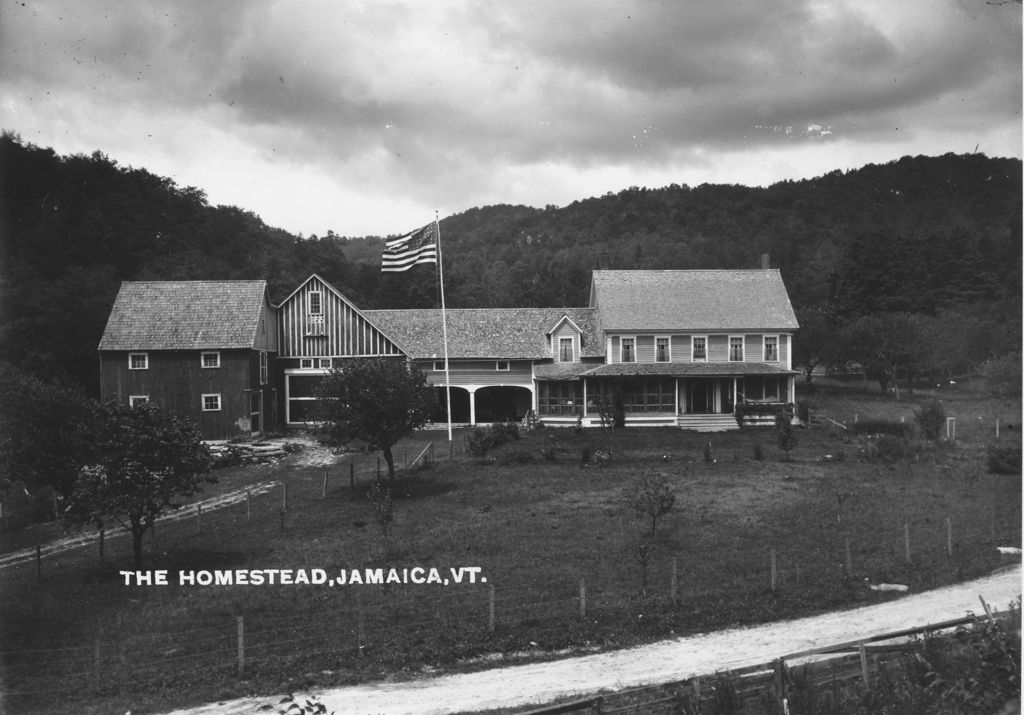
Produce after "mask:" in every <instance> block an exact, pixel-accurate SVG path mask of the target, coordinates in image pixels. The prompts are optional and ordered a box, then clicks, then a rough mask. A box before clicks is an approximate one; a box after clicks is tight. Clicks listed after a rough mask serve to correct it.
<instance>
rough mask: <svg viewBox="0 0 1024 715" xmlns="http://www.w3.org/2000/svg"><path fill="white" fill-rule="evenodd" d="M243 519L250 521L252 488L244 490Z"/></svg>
mask: <svg viewBox="0 0 1024 715" xmlns="http://www.w3.org/2000/svg"><path fill="white" fill-rule="evenodd" d="M245 520H246V522H251V521H252V490H251V489H246V490H245Z"/></svg>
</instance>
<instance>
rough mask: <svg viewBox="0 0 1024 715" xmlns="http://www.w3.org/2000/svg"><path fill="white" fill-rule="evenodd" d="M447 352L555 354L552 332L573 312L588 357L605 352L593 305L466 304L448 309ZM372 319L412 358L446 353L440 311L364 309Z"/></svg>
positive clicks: (522, 356) (512, 356)
mask: <svg viewBox="0 0 1024 715" xmlns="http://www.w3.org/2000/svg"><path fill="white" fill-rule="evenodd" d="M445 312H446V314H447V319H448V357H450V358H462V359H466V358H488V359H489V358H498V359H504V360H526V359H530V360H541V359H544V358H550V357H551V345H550V344H549V343H548V337H547V332H548V331H549V330H551V328H552V327H554V326H555V324H556V323H558V321H560V320H561V319H562V318H563V317H566V316H567V317H568V318H569V319H570V320H572V321H573V323H575V324H576V325H577V326H579V328H580V330H581V331H582V332H583V350H582V356H583V357H599V356H602V355H604V341H603V339H602V338H601V337H600V331H599V328H598V325H597V315H596V313H595V311H593V310H591V309H590V308H464V309H451V310H447V311H445ZM362 313H363V315H365V316H366V317H367V318H368V319H369V320H370V321H371V322H372V323H374V324H375V325H376V326H377V327H378V328H380V329H381V330H382V331H383V332H384V333H385V334H386V335H387V336H388V337H389V338H391V339H392V340H394V341H395V342H396V343H397V344H398V346H399V347H400V348H402V350H403V351H405V352H406V353H407V354H408V355H410V356H411V357H413V358H419V359H428V358H441V357H442V356H443V355H444V341H443V337H442V330H441V311H440V310H430V309H424V310H364V311H362Z"/></svg>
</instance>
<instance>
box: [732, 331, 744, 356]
mask: <svg viewBox="0 0 1024 715" xmlns="http://www.w3.org/2000/svg"><path fill="white" fill-rule="evenodd" d="M729 362H743V336H742V335H730V336H729Z"/></svg>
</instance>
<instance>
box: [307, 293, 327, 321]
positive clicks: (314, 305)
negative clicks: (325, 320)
mask: <svg viewBox="0 0 1024 715" xmlns="http://www.w3.org/2000/svg"><path fill="white" fill-rule="evenodd" d="M323 312H324V305H323V294H322V293H321V292H320V291H318V290H314V291H310V292H309V314H310V315H323Z"/></svg>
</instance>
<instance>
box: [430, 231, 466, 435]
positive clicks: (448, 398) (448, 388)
mask: <svg viewBox="0 0 1024 715" xmlns="http://www.w3.org/2000/svg"><path fill="white" fill-rule="evenodd" d="M434 234H435V235H436V236H437V275H438V278H439V279H440V281H441V337H442V339H443V340H444V394H445V403H446V404H445V407H446V411H447V413H448V444H449V446H450V445H451V441H452V384H451V379H450V376H449V374H448V318H447V317H446V315H445V307H444V259H443V255H442V253H441V224H440V222H439V221H438V218H437V211H434ZM470 397H472V396H470ZM449 451H451V450H449Z"/></svg>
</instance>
